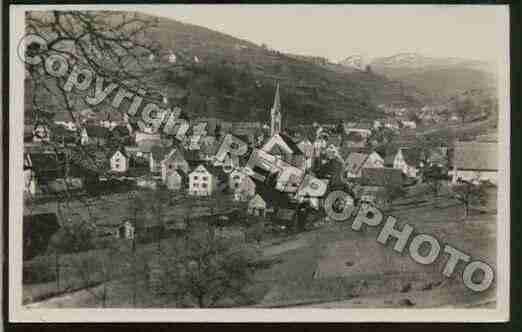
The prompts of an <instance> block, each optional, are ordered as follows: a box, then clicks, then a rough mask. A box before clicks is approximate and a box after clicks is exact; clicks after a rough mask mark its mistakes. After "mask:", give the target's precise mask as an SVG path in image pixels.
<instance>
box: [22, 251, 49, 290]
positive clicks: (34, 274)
mask: <svg viewBox="0 0 522 332" xmlns="http://www.w3.org/2000/svg"><path fill="white" fill-rule="evenodd" d="M55 280H56V269H55V264H54V261H53V260H52V258H51V257H45V258H42V259H38V260H35V261H30V262H25V263H24V266H23V283H24V284H38V283H44V282H51V281H55Z"/></svg>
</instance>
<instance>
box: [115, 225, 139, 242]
mask: <svg viewBox="0 0 522 332" xmlns="http://www.w3.org/2000/svg"><path fill="white" fill-rule="evenodd" d="M118 231H119V237H120V238H123V239H127V240H132V239H134V231H135V230H134V226H133V225H132V224H131V223H130V222H129V221H125V222H124V223H123V225H121V226H120V227H119V229H118Z"/></svg>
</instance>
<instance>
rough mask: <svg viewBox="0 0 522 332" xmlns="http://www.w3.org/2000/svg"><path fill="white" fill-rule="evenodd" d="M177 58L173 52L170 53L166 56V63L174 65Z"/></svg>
mask: <svg viewBox="0 0 522 332" xmlns="http://www.w3.org/2000/svg"><path fill="white" fill-rule="evenodd" d="M177 59H178V57H177V56H176V54H174V53H173V52H171V53H170V54H169V56H168V61H169V62H170V63H176V61H177Z"/></svg>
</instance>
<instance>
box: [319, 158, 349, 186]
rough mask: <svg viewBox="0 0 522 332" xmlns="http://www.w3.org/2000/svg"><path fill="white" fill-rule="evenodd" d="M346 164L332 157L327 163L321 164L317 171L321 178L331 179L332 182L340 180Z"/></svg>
mask: <svg viewBox="0 0 522 332" xmlns="http://www.w3.org/2000/svg"><path fill="white" fill-rule="evenodd" d="M343 170H344V165H343V163H341V162H340V161H339V160H336V159H331V160H329V161H328V162H327V163H326V164H324V165H321V166H320V167H319V169H318V170H317V172H316V176H317V177H318V178H319V179H330V182H331V183H332V182H336V181H338V180H340V177H341V173H342V171H343Z"/></svg>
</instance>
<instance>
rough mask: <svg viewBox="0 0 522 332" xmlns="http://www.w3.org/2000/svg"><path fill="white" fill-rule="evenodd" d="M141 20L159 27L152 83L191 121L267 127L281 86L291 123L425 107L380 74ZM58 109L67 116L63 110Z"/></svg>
mask: <svg viewBox="0 0 522 332" xmlns="http://www.w3.org/2000/svg"><path fill="white" fill-rule="evenodd" d="M42 13H43V14H42V15H46V13H45V12H42ZM47 15H48V14H47ZM139 15H140V17H141V18H143V19H150V20H153V19H155V20H156V19H157V22H158V23H157V26H156V27H155V28H153V29H151V30H150V31H148V32H147V33H146V34H145V35H144V36H143V37H142V38H145V39H147V40H152V41H154V42H156V43H157V44H158V46H159V49H160V51H159V52H158V53H157V54H155V55H154V56H153V57H150V55H149V54H143V55H140V56H143V57H144V59H146V60H147V61H150V64H151V66H152V67H154V66H159V68H160V70H158V71H155V72H154V74H153V75H150V77H144V80H145V81H148V82H149V83H150V85H151V86H154V87H156V88H155V89H156V91H155V92H154V93H155V95H154V97H155V98H159V97H158V95H157V93H158V91H163V92H162V94H163V95H166V97H168V101H169V103H170V104H171V105H176V106H181V107H182V109H183V110H184V112H185V113H186V114H187V116H188V117H198V116H210V117H218V118H222V119H225V120H231V121H262V122H266V121H268V120H269V109H270V107H271V106H272V103H273V97H274V91H275V85H276V82H279V83H280V86H281V103H282V111H283V121H284V122H285V125H295V124H301V123H303V124H306V123H312V122H314V121H318V122H328V123H335V122H338V121H341V120H357V119H360V118H370V119H371V118H375V117H381V116H383V113H382V111H381V110H380V109H379V108H378V107H377V106H378V105H379V104H383V103H385V104H387V103H402V104H407V105H421V102H420V100H421V97H422V95H421V94H420V93H419V92H418V91H416V90H415V89H414V88H409V89H404V88H403V87H402V86H401V84H400V82H398V81H397V80H395V79H389V78H387V77H385V76H384V75H382V74H380V73H378V72H374V71H372V70H368V71H366V70H354V69H352V68H349V67H346V66H343V65H340V64H333V63H330V62H329V61H328V60H326V59H323V58H320V57H314V56H301V55H292V54H283V53H281V52H279V51H277V50H271V49H268V48H267V47H266V46H263V45H257V44H255V43H252V42H250V41H247V40H243V39H239V38H235V37H233V36H230V35H227V34H224V33H220V32H217V31H213V30H210V29H207V28H205V27H201V26H197V25H192V24H185V23H182V22H179V21H175V20H171V19H166V18H157V17H153V16H149V15H145V14H139ZM311 42H313V41H311ZM172 58H175V60H174V61H173V60H172ZM153 64H154V65H153ZM40 98H41V99H43V100H44V101H50V100H51V99H52V98H46V97H45V95H44V96H41V97H40ZM109 107H110V106H109ZM46 108H51V107H46ZM52 108H53V112H59V111H60V110H59V108H60V107H59V105H52ZM28 118H29V117H28Z"/></svg>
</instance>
